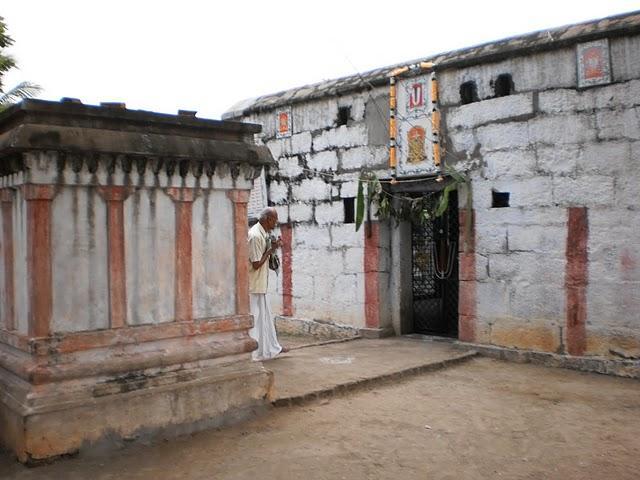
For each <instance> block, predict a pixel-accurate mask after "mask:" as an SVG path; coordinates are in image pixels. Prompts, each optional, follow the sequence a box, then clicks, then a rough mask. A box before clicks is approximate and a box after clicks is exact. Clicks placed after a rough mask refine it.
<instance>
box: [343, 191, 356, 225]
mask: <svg viewBox="0 0 640 480" xmlns="http://www.w3.org/2000/svg"><path fill="white" fill-rule="evenodd" d="M342 201H343V202H344V223H356V210H355V198H353V197H351V198H343V199H342Z"/></svg>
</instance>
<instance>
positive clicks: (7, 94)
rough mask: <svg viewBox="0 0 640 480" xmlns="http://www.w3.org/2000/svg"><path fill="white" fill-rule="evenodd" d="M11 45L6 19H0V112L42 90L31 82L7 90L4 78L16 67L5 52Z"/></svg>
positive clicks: (21, 83) (14, 62)
mask: <svg viewBox="0 0 640 480" xmlns="http://www.w3.org/2000/svg"><path fill="white" fill-rule="evenodd" d="M11 45H13V38H11V37H10V36H9V34H8V33H7V25H6V23H5V22H4V18H3V17H0V111H2V110H4V109H5V108H7V107H9V106H11V105H13V104H14V103H17V102H19V101H20V100H23V99H25V98H31V97H35V96H36V95H37V94H38V93H40V91H41V90H42V89H41V88H40V86H39V85H36V84H35V83H31V82H20V83H19V84H18V85H16V86H15V87H13V88H10V89H9V90H5V87H4V83H3V81H2V77H3V76H4V74H5V73H6V72H8V71H9V70H11V69H12V68H15V67H16V61H15V59H14V58H13V57H12V56H11V55H9V54H8V53H6V51H4V50H5V49H6V48H8V47H10V46H11Z"/></svg>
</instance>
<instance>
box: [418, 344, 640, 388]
mask: <svg viewBox="0 0 640 480" xmlns="http://www.w3.org/2000/svg"><path fill="white" fill-rule="evenodd" d="M407 337H410V338H415V339H418V340H421V341H429V342H446V343H451V344H453V345H457V346H460V347H462V348H466V349H470V350H472V351H475V352H478V354H479V355H482V356H486V357H491V358H495V359H498V360H507V361H510V362H516V363H532V364H535V365H542V366H545V367H554V368H567V369H569V370H578V371H581V372H591V373H600V374H604V375H614V376H617V377H627V378H636V379H640V360H613V359H609V358H604V357H574V356H571V355H560V354H557V353H546V352H536V351H533V350H518V349H515V348H508V347H499V346H495V345H483V344H479V343H468V342H461V341H459V340H455V339H451V338H444V337H430V336H425V335H407Z"/></svg>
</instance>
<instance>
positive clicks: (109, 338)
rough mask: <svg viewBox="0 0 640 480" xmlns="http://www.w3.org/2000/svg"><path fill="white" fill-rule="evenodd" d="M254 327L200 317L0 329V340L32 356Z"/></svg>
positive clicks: (248, 320) (246, 318)
mask: <svg viewBox="0 0 640 480" xmlns="http://www.w3.org/2000/svg"><path fill="white" fill-rule="evenodd" d="M252 326H253V317H252V316H251V315H230V316H224V317H212V318H200V319H195V320H190V321H185V322H167V323H160V324H155V325H131V326H127V327H123V328H116V329H109V330H96V331H91V332H69V333H55V334H53V335H51V336H49V337H38V338H30V337H28V336H27V335H22V334H20V333H17V332H14V331H11V332H10V331H7V330H2V329H0V343H5V344H7V345H10V346H12V347H13V348H16V349H18V350H22V351H24V352H27V353H30V354H32V355H39V356H44V355H51V354H56V355H58V354H64V353H72V352H78V351H83V350H91V349H94V348H104V347H110V346H113V345H128V344H140V343H144V342H150V341H157V340H166V339H170V338H179V337H193V336H196V335H205V334H210V333H222V332H235V331H241V330H247V329H249V328H251V327H252Z"/></svg>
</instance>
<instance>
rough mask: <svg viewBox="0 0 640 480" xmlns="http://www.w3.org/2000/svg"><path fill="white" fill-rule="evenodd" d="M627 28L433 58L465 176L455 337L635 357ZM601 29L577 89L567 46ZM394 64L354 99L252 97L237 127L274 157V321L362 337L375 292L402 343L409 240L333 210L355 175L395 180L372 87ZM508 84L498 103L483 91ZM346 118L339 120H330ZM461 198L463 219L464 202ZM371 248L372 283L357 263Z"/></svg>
mask: <svg viewBox="0 0 640 480" xmlns="http://www.w3.org/2000/svg"><path fill="white" fill-rule="evenodd" d="M639 22H640V17H638V15H637V14H629V15H628V16H627V17H624V18H623V16H621V17H620V18H614V19H606V21H604V22H592V23H589V24H585V25H578V26H571V27H564V28H562V29H558V30H557V31H549V32H540V33H538V34H532V35H529V36H523V37H522V38H515V39H508V40H505V41H501V42H496V44H495V45H491V44H488V45H485V46H480V47H477V48H471V49H468V50H464V51H460V52H451V53H448V54H443V55H441V56H439V57H435V58H434V59H433V61H434V62H435V63H436V73H437V78H438V84H439V100H440V101H439V107H440V110H441V114H442V129H443V130H442V132H441V133H442V137H441V144H442V147H443V158H444V160H445V162H446V164H448V165H453V166H455V167H456V168H458V169H460V170H464V171H467V172H468V173H469V175H470V177H471V180H472V190H471V195H472V205H473V211H472V212H471V213H470V215H471V222H470V224H471V226H472V228H471V231H470V232H463V231H462V230H464V224H465V220H464V219H465V218H467V217H466V215H467V212H464V211H461V212H460V213H461V223H460V227H461V235H462V237H463V238H464V237H466V236H467V235H471V237H470V238H467V242H466V243H467V250H465V251H461V252H460V254H459V260H460V277H459V278H460V296H459V300H460V302H459V312H458V313H459V335H460V338H461V339H462V340H467V341H473V342H480V343H487V344H493V345H498V346H504V347H516V348H522V349H531V350H537V351H545V352H558V353H561V354H571V355H605V356H607V355H608V356H613V357H616V358H621V357H623V358H640V317H639V316H638V312H640V288H638V286H639V285H640V267H639V266H638V265H639V264H640V257H639V256H638V253H637V252H639V251H640V224H639V222H640V219H639V215H638V197H639V193H640V192H639V189H640V188H639V187H638V185H640V166H639V162H640V62H638V57H637V52H638V51H639V49H640V36H638V33H637V32H638V25H639ZM608 32H611V35H609V36H608V38H607V41H608V45H609V47H608V51H609V55H610V73H611V79H610V82H608V83H603V84H601V85H595V86H591V87H588V88H579V87H578V78H577V72H578V61H577V48H578V47H577V46H578V44H579V43H580V42H582V41H591V40H593V39H594V38H596V37H597V38H601V39H605V38H606V37H607V35H608ZM634 32H635V33H634ZM534 47H535V48H534ZM538 47H539V48H538ZM440 61H442V63H439V62H440ZM392 68H393V67H389V68H388V69H380V70H378V71H372V72H368V73H366V74H364V75H365V76H366V77H367V78H368V79H370V80H371V83H370V84H369V86H370V87H371V88H370V89H368V90H362V89H358V88H356V87H354V83H353V82H355V80H354V78H345V79H340V80H336V81H333V82H325V83H324V84H319V85H317V86H311V87H305V88H303V89H300V90H296V91H291V92H284V93H282V94H279V95H276V96H273V97H271V98H269V97H263V98H262V99H259V100H258V102H257V103H258V104H260V107H259V108H256V109H254V110H252V111H254V112H255V111H258V112H260V113H252V114H248V116H245V117H242V118H243V119H248V120H251V121H254V122H255V123H260V124H262V125H263V126H264V133H263V134H262V137H261V140H262V141H263V142H264V144H265V145H267V146H268V147H269V148H270V150H271V151H272V153H273V155H274V157H276V158H277V160H278V168H273V169H272V170H271V171H270V172H269V175H268V178H269V180H270V184H269V200H270V201H271V202H272V203H274V204H275V205H276V208H277V209H278V212H279V214H280V217H281V220H282V221H283V222H285V221H286V222H288V224H289V225H290V226H291V227H290V228H291V232H292V237H291V245H290V249H291V252H292V270H291V277H289V279H288V282H289V284H290V285H291V289H292V291H291V292H290V295H289V298H290V303H291V306H290V307H287V305H285V304H284V303H283V304H282V307H283V310H282V311H283V312H286V314H288V315H294V314H295V316H297V317H304V318H310V319H313V318H322V319H331V320H334V321H337V322H342V323H346V324H350V325H355V326H360V327H363V326H366V325H367V313H366V312H367V311H370V310H368V309H367V308H366V305H367V298H368V296H367V292H371V291H372V289H374V290H376V291H378V293H379V297H378V298H379V301H380V302H381V303H382V304H384V303H383V302H384V301H385V300H384V299H388V305H391V306H392V307H393V308H392V309H391V310H392V312H391V313H389V312H386V311H385V312H383V311H382V309H381V308H378V309H377V312H378V315H379V316H380V325H381V326H384V325H387V324H388V323H386V322H387V321H388V317H389V316H393V317H394V320H393V322H392V323H393V325H394V328H395V330H396V332H398V333H404V332H405V331H410V328H411V326H410V325H408V323H410V322H408V323H407V321H405V319H404V318H401V317H404V316H407V315H406V312H407V310H408V308H407V305H406V304H407V302H409V303H410V301H411V300H410V298H408V295H409V294H408V293H407V288H406V285H404V284H403V283H406V282H407V281H408V280H407V277H406V275H404V274H401V273H398V272H400V270H402V269H401V268H400V267H397V265H400V264H402V263H403V258H402V254H404V255H405V256H406V254H407V251H406V248H404V247H403V243H406V241H407V240H406V239H407V232H404V233H403V232H400V231H399V230H398V229H395V230H394V229H392V231H391V234H390V235H388V234H387V233H384V234H383V230H384V229H386V228H390V227H389V226H388V225H378V229H379V230H378V234H379V235H380V238H379V240H378V241H377V244H376V245H377V246H376V247H375V248H374V249H372V243H373V242H372V241H367V239H370V238H371V237H370V236H366V235H365V234H364V232H362V231H361V232H358V233H356V232H355V231H354V230H353V229H352V228H351V225H348V224H347V225H345V224H344V222H343V221H341V213H342V214H344V212H341V207H343V205H341V201H343V199H344V198H349V197H355V192H356V188H357V181H356V180H357V175H358V171H359V170H360V169H362V168H370V169H372V170H374V171H376V172H378V174H379V176H380V177H389V176H390V175H391V173H392V172H391V171H390V170H389V169H388V168H387V158H388V151H387V143H388V140H389V137H388V132H389V130H388V113H387V112H388V96H387V84H385V83H386V82H387V77H386V75H387V74H388V73H389V72H390V71H391V69H392ZM376 72H377V73H376ZM504 74H508V75H509V76H510V81H511V82H512V85H511V91H509V92H506V93H507V94H506V95H502V94H501V95H497V94H496V85H497V83H498V82H497V80H498V77H499V76H501V75H504ZM503 78H504V77H503ZM466 82H474V83H475V87H476V88H475V91H476V92H475V93H476V95H477V99H474V101H473V102H472V103H469V104H464V105H463V104H462V99H461V86H462V84H463V83H466ZM347 85H351V87H350V89H349V88H347V87H346V86H347ZM374 85H375V86H374ZM323 88H324V89H325V90H324V94H323V91H322V89H323ZM338 90H340V91H339V92H338ZM503 93H504V92H503ZM305 96H308V99H307V100H304V99H302V97H305ZM283 98H289V99H290V100H291V102H290V105H289V107H290V109H291V110H290V111H291V116H292V118H293V123H292V129H293V131H292V135H291V137H290V138H287V139H279V138H277V135H276V111H277V108H275V107H274V105H281V104H282V99H283ZM476 100H477V101H476ZM278 102H281V103H278ZM246 106H247V105H245V106H244V107H246ZM344 106H351V112H350V117H349V120H348V121H347V124H346V125H338V118H339V116H340V115H339V113H340V107H344ZM238 111H239V110H236V114H237V112H238ZM399 121H403V120H402V119H400V120H399ZM427 163H429V162H425V166H427ZM429 165H431V166H432V164H429ZM432 170H433V168H431V169H430V170H429V168H425V169H424V172H425V173H432ZM460 193H461V198H460V202H459V205H460V206H461V208H462V207H463V206H464V204H465V197H466V196H468V195H469V192H464V191H462V192H460ZM499 193H504V194H507V193H508V194H509V199H508V206H506V207H504V208H498V204H497V203H496V202H497V200H499V199H498V197H499V195H496V194H499ZM405 227H406V226H405ZM374 236H375V234H374ZM387 237H389V238H387ZM391 238H393V242H394V244H393V245H391V242H392V240H391ZM460 243H461V244H462V241H461V242H460ZM372 250H373V251H375V252H376V255H377V256H376V260H375V262H374V263H375V264H376V267H375V270H376V272H377V276H376V282H378V283H377V284H375V285H373V284H372V283H370V282H372V281H373V280H372V279H373V275H372V274H371V272H372V270H374V269H373V268H371V265H370V263H371V262H369V264H368V263H367V261H366V259H367V258H368V255H369V252H371V251H372ZM392 255H397V256H398V258H395V259H393V263H394V264H395V265H396V266H389V264H391V263H392V261H391V256H392ZM362 260H365V261H364V262H363V261H362ZM363 263H364V265H363ZM367 265H369V266H367ZM405 270H406V267H405ZM367 272H368V273H369V275H367ZM363 279H364V280H363ZM367 279H369V282H368V281H367ZM285 283H286V282H284V280H283V282H279V286H282V285H285ZM347 286H349V287H350V290H349V291H342V289H343V288H346V287H347ZM390 286H391V287H392V288H391V290H392V292H393V293H389V290H390V289H389V287H390ZM277 295H278V298H287V292H278V294H277ZM409 296H410V295H409ZM274 301H275V297H274ZM362 307H364V311H365V314H364V315H363V313H362V312H363V308H362ZM408 329H409V330H408Z"/></svg>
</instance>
